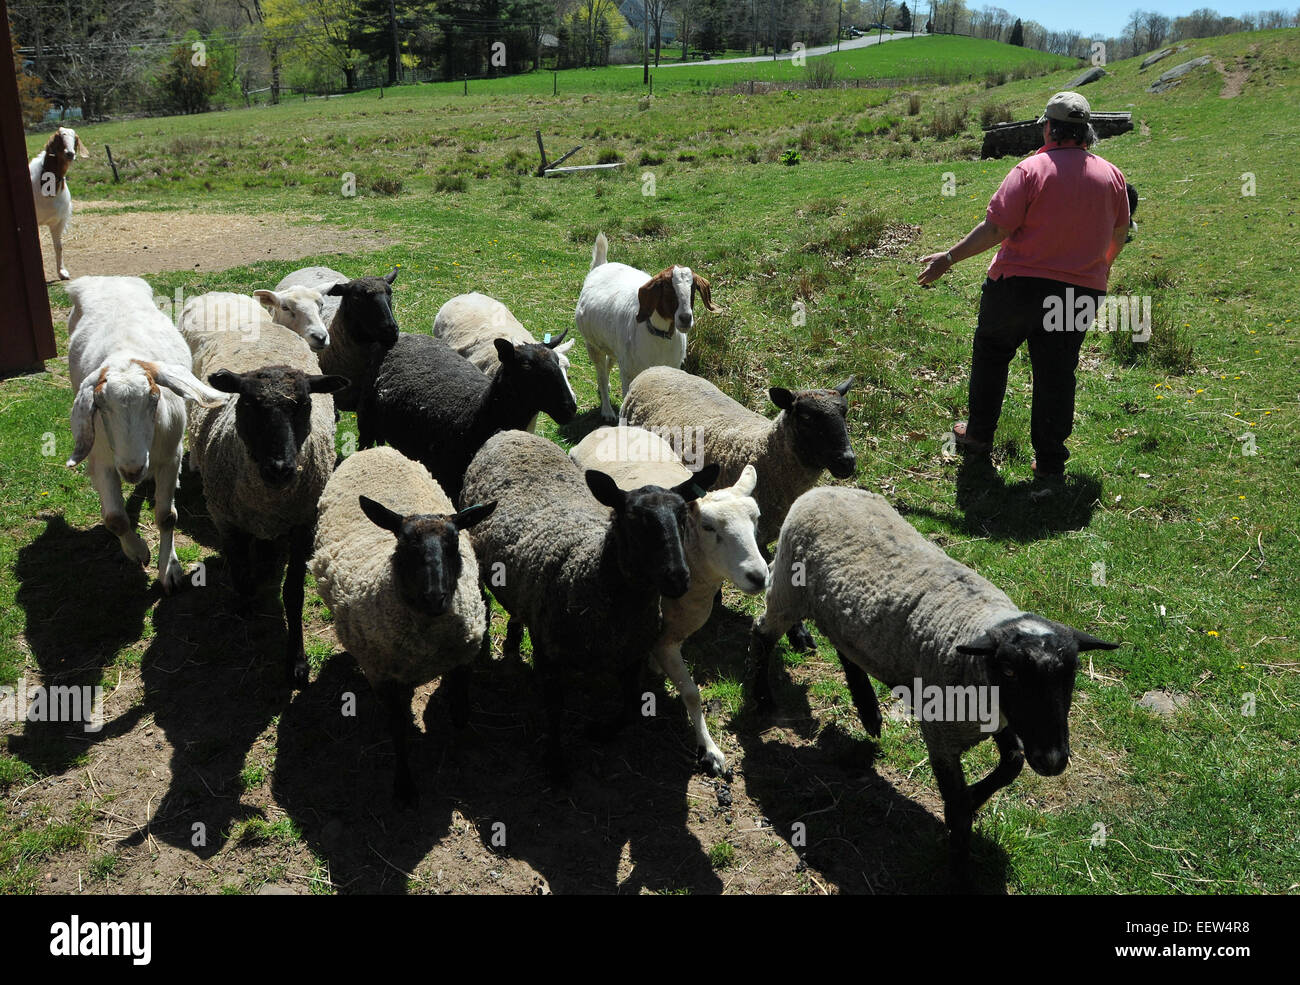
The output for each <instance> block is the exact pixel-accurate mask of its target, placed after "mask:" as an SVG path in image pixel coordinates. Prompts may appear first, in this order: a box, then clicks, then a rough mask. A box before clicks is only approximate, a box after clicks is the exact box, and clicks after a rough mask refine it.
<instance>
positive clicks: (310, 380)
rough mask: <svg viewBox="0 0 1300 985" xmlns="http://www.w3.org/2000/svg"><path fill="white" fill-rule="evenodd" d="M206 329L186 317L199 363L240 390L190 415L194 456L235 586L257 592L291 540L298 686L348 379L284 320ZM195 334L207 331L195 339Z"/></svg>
mask: <svg viewBox="0 0 1300 985" xmlns="http://www.w3.org/2000/svg"><path fill="white" fill-rule="evenodd" d="M244 327H246V326H238V327H237V328H238V330H236V331H229V330H227V329H223V330H220V331H213V332H206V333H204V329H203V326H202V325H201V324H187V327H186V329H185V334H186V341H187V342H189V343H190V347H191V349H193V350H196V351H197V352H198V355H196V356H195V359H194V372H195V375H196V376H198V377H199V378H200V379H204V378H206V379H207V381H208V383H210V384H211V385H212V386H213V388H215V389H217V390H220V391H222V392H224V393H232V394H235V395H236V397H235V399H234V400H231V401H229V402H228V403H226V404H223V405H222V406H221V407H219V408H217V409H213V410H209V409H205V408H202V407H198V408H195V411H194V412H193V413H191V414H190V417H189V423H188V427H187V429H186V430H187V433H188V435H189V445H190V458H191V461H192V463H193V465H194V466H195V467H196V468H197V469H198V470H199V471H200V472H201V473H202V474H203V497H204V500H205V502H206V503H207V507H208V513H209V514H210V515H211V517H212V522H213V523H214V524H215V526H216V528H217V532H218V533H219V534H220V535H221V539H222V554H223V555H224V557H225V558H226V563H227V566H228V567H229V569H230V574H231V580H232V581H233V582H234V585H235V589H236V591H238V592H239V593H240V594H241V595H243V596H249V595H252V594H253V592H254V591H256V589H257V587H258V585H259V583H260V582H262V581H263V580H265V579H266V578H267V577H268V576H269V575H271V574H273V573H274V564H275V561H274V559H275V553H276V552H275V542H277V541H280V540H282V539H287V540H288V542H289V565H288V569H287V570H286V572H285V577H284V614H285V622H286V623H287V627H288V641H287V646H286V662H287V665H288V669H289V675H290V679H291V680H292V681H293V682H294V683H295V684H298V685H302V684H305V683H306V682H307V677H308V667H307V657H306V654H305V653H304V651H303V644H302V598H303V578H304V575H305V574H306V569H307V554H308V552H309V551H310V549H311V536H312V529H313V528H314V526H315V523H316V502H317V500H319V499H320V494H321V492H322V491H323V490H324V489H325V482H326V480H327V479H328V478H329V475H330V472H331V470H332V469H333V467H334V402H333V400H331V398H330V397H329V394H331V393H333V392H335V391H336V390H339V389H341V388H342V387H343V386H345V385H347V382H348V381H347V380H346V379H344V378H343V377H341V376H323V375H321V374H320V373H319V368H320V367H319V366H318V364H317V362H316V356H315V355H314V354H313V353H312V351H311V349H309V348H308V347H307V343H306V342H304V341H303V340H302V339H301V338H300V337H298V336H297V335H294V334H293V333H292V332H291V331H289V330H288V329H287V328H283V327H281V326H279V325H273V324H266V323H264V322H263V323H260V324H257V325H256V326H253V327H254V328H255V329H256V330H255V331H248V332H245V331H243V328H244ZM196 333H204V336H203V337H202V338H201V339H197V340H196V339H195V337H194V336H195V334H196Z"/></svg>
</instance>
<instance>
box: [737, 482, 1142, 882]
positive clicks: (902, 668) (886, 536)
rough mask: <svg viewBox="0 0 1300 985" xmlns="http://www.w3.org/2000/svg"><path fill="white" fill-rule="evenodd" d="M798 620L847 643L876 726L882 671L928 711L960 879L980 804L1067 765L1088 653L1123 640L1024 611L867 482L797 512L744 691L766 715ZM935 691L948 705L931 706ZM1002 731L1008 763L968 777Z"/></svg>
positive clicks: (930, 746) (869, 722)
mask: <svg viewBox="0 0 1300 985" xmlns="http://www.w3.org/2000/svg"><path fill="white" fill-rule="evenodd" d="M800 619H812V620H813V621H814V622H815V623H816V624H817V626H818V628H819V629H820V630H821V631H822V633H823V634H825V636H826V637H827V638H828V639H829V640H830V641H831V643H832V644H833V645H834V646H835V649H836V651H837V653H838V655H839V658H840V663H841V664H842V665H843V667H844V673H845V676H846V678H847V683H848V687H849V692H850V694H851V695H852V697H853V703H854V705H855V706H856V708H857V710H858V715H859V716H860V718H861V719H862V724H863V727H864V728H865V729H866V730H867V731H868V732H869V733H871V734H872V735H874V736H877V737H878V736H879V735H880V729H881V714H880V707H879V705H878V703H877V701H876V695H875V691H874V690H873V688H872V684H871V680H870V678H872V677H874V678H875V679H876V680H878V681H880V682H881V683H883V684H884V685H885V686H886V687H888V688H891V689H893V690H895V692H896V693H897V694H899V695H900V696H902V695H903V694H904V693H907V694H909V696H910V698H911V704H912V706H913V707H914V708H918V709H920V710H921V711H922V714H921V715H920V716H919V717H920V718H921V722H920V728H921V735H922V737H923V738H924V739H925V745H926V749H927V750H928V752H929V754H930V765H931V766H932V768H933V769H934V776H935V780H936V782H937V783H938V785H939V792H940V794H942V796H943V803H944V818H945V820H946V822H947V826H948V832H949V849H950V860H951V866H952V870H953V873H954V875H956V876H958V877H959V878H961V877H964V875H965V873H966V869H967V865H968V860H969V854H970V838H971V823H972V820H973V818H974V815H975V812H976V811H977V810H978V809H979V808H980V806H981V805H982V804H983V803H984V802H985V801H986V800H988V799H989V797H990V796H992V795H993V794H994V793H995V792H996V791H998V790H999V789H1001V788H1002V787H1004V786H1006V785H1008V784H1009V783H1011V781H1012V780H1014V779H1015V778H1016V776H1017V775H1018V774H1019V772H1020V769H1021V767H1022V765H1023V763H1024V761H1025V760H1026V759H1027V760H1028V761H1029V765H1030V766H1031V767H1032V768H1033V769H1034V771H1035V772H1037V773H1040V774H1042V775H1043V776H1057V775H1058V774H1060V773H1061V772H1063V771H1064V770H1065V767H1066V764H1067V763H1068V762H1069V757H1070V737H1069V720H1068V715H1069V710H1070V701H1071V697H1072V695H1073V691H1074V676H1075V670H1076V668H1077V666H1078V655H1079V652H1080V651H1081V650H1095V649H1105V650H1113V649H1115V647H1116V646H1118V644H1116V643H1107V642H1104V641H1102V640H1099V639H1097V638H1096V637H1094V636H1090V635H1089V634H1088V633H1084V632H1081V631H1080V630H1077V629H1072V628H1071V627H1069V626H1066V625H1063V624H1061V623H1058V622H1054V621H1052V620H1050V619H1045V618H1044V617H1042V616H1039V615H1035V614H1033V613H1030V612H1025V611H1024V610H1022V609H1021V608H1020V607H1019V606H1017V605H1016V604H1015V603H1014V602H1012V601H1011V599H1010V598H1009V597H1008V596H1007V595H1006V593H1005V592H1003V591H1002V590H1001V589H999V588H998V587H997V586H995V585H993V584H992V583H990V582H988V581H986V580H985V579H984V578H981V577H980V576H979V575H978V574H976V573H975V572H974V571H972V570H971V569H970V568H968V567H966V566H965V565H963V564H961V563H959V562H957V561H955V560H953V559H952V558H951V557H949V556H948V555H947V554H945V553H944V552H943V551H941V550H940V549H939V548H938V547H936V546H935V545H934V544H932V543H931V542H930V541H929V540H927V539H926V538H925V537H923V536H921V534H919V533H918V532H917V531H916V530H915V529H914V528H913V527H912V526H911V524H909V523H908V522H907V521H906V520H904V519H903V518H902V517H901V516H899V515H898V514H897V513H896V512H895V511H894V510H893V509H891V508H890V506H889V504H888V503H887V502H886V501H885V500H884V498H883V497H881V496H877V495H876V494H874V493H869V492H866V491H864V490H860V489H842V488H834V487H823V488H820V489H814V490H812V491H810V492H808V493H805V494H804V495H803V496H800V497H799V499H798V500H797V501H796V502H795V504H794V506H793V507H791V509H790V513H789V515H788V516H787V517H786V519H785V523H784V525H783V526H782V528H781V538H780V541H779V543H778V545H777V549H776V558H775V559H774V560H773V562H772V569H771V576H770V579H769V582H768V589H767V607H766V611H765V612H764V613H763V615H762V616H760V617H759V618H758V619H756V620H755V622H754V630H753V638H752V642H751V648H750V665H749V669H748V672H747V680H746V690H747V692H748V694H749V695H750V697H751V698H752V699H753V701H754V703H755V704H756V705H757V706H758V708H759V709H760V711H762V710H768V709H770V708H771V707H772V704H773V699H772V690H771V681H770V677H769V674H770V671H771V664H772V655H773V652H774V648H775V644H776V641H777V640H778V639H779V638H780V636H781V634H782V633H784V632H785V631H786V630H788V629H789V627H790V626H792V625H794V624H795V623H796V622H797V621H799V620H800ZM932 688H938V689H940V690H939V691H934V692H932V691H931V689H932ZM898 689H903V690H901V691H900V690H898ZM918 689H919V690H920V692H921V693H919V694H918V693H917V691H918ZM936 694H941V695H942V696H943V697H944V699H945V700H944V701H942V702H940V703H939V704H933V703H932V702H931V699H932V698H933V697H934V696H935V695H936ZM922 699H924V701H922ZM940 707H941V708H942V709H943V710H942V711H939V712H938V713H935V712H933V711H929V712H928V713H927V711H928V709H935V708H940ZM990 735H992V737H993V740H994V742H995V743H996V744H997V747H998V751H999V753H1000V754H1001V760H1000V762H999V763H998V765H997V766H996V767H995V768H994V770H993V771H992V772H991V773H990V774H989V775H988V776H987V777H985V778H984V779H982V780H980V781H978V782H977V783H975V784H972V785H967V783H966V779H965V775H964V773H963V772H962V766H961V756H962V753H963V752H965V751H966V750H968V749H970V748H972V747H973V746H975V745H977V744H979V743H980V742H981V741H983V740H984V739H987V738H988V737H989V736H990Z"/></svg>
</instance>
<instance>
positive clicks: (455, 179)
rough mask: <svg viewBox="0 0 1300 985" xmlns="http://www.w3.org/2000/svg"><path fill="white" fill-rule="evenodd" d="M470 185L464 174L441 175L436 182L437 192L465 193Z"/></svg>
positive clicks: (434, 185)
mask: <svg viewBox="0 0 1300 985" xmlns="http://www.w3.org/2000/svg"><path fill="white" fill-rule="evenodd" d="M468 185H469V182H468V181H467V180H466V179H465V176H464V175H463V174H440V175H438V177H437V178H436V179H435V180H434V183H433V187H434V190H435V191H440V192H463V191H464V190H465V189H466V188H467V187H468Z"/></svg>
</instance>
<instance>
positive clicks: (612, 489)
mask: <svg viewBox="0 0 1300 985" xmlns="http://www.w3.org/2000/svg"><path fill="white" fill-rule="evenodd" d="M586 478H587V488H588V489H590V490H591V494H592V495H593V496H595V497H596V502H598V503H600V504H601V505H602V506H608V507H609V508H610V509H611V510H618V511H619V512H622V510H623V506H624V505H625V504H626V503H627V493H625V492H623V490H622V489H620V488H618V484H617V483H615V482H614V480H613V479H611V478H610V477H609V476H607V475H606V474H605V473H604V472H597V471H596V470H595V469H588V470H587V476H586Z"/></svg>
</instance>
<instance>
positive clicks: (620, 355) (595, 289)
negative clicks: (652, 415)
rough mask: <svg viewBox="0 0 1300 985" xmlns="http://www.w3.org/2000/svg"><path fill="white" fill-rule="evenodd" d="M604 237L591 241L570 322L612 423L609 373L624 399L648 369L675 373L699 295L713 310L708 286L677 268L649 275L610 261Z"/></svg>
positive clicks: (603, 413)
mask: <svg viewBox="0 0 1300 985" xmlns="http://www.w3.org/2000/svg"><path fill="white" fill-rule="evenodd" d="M608 251H609V242H608V241H607V240H606V239H605V234H604V233H600V234H599V235H598V236H597V237H596V245H595V246H594V247H593V248H592V251H591V270H590V272H589V273H588V274H587V278H586V280H585V281H584V282H583V285H582V294H581V295H580V296H579V298H578V307H577V309H576V310H575V312H574V322H575V324H576V325H577V328H578V331H579V332H580V333H581V335H582V337H583V338H584V339H585V340H586V343H587V354H588V355H589V356H590V357H591V363H592V365H593V366H595V367H596V383H597V386H598V387H599V389H600V417H601V420H603V421H605V422H606V423H609V424H612V423H614V421H615V420H616V417H615V415H614V408H613V406H612V405H611V404H610V402H609V371H610V369H611V367H612V366H613V364H614V363H617V364H618V375H619V380H620V381H621V383H622V387H623V396H624V397H626V396H627V393H628V387H630V386H631V385H632V381H633V380H634V379H636V378H637V376H638V375H639V374H641V373H643V372H644V371H645V370H647V369H649V368H650V367H651V366H671V367H672V368H673V369H678V368H680V366H681V365H682V362H683V361H684V360H685V359H686V336H687V335H688V334H689V333H690V331H691V329H692V328H693V327H694V326H695V313H694V310H693V306H694V303H695V295H696V294H697V293H698V294H699V295H700V297H701V298H702V299H703V300H704V307H705V308H706V309H707V310H709V311H718V310H719V309H718V308H716V307H714V304H713V294H712V291H711V289H710V287H709V282H708V281H707V280H705V279H704V278H703V277H701V276H700V275H699V274H697V273H695V272H694V271H693V270H691V268H690V267H685V266H682V265H680V264H674V265H673V266H671V267H665V268H664V269H663V270H661V271H659V273H657V274H655V275H653V276H651V275H650V274H649V273H647V272H646V271H644V270H638V269H637V268H636V267H629V266H628V265H627V264H625V263H609V262H607V261H606V255H607V253H608Z"/></svg>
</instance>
